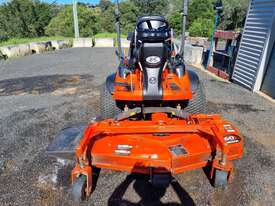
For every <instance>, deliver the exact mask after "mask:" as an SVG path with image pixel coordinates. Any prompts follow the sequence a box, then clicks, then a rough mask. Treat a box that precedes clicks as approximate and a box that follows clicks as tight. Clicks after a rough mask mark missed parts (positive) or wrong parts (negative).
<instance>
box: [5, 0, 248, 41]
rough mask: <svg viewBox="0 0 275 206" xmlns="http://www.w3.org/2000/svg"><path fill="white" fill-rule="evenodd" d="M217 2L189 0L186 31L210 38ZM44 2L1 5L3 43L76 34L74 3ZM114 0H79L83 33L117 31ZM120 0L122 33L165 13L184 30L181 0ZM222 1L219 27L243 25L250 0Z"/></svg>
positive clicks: (17, 0) (14, 1)
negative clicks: (91, 2)
mask: <svg viewBox="0 0 275 206" xmlns="http://www.w3.org/2000/svg"><path fill="white" fill-rule="evenodd" d="M53 1H54V0H53ZM215 1H216V0H190V3H189V12H188V13H189V16H188V20H187V30H188V31H189V32H190V34H191V35H192V36H205V37H208V36H210V34H211V33H212V29H213V24H214V21H215V11H214V7H213V3H214V2H215ZM44 2H45V1H42V0H10V1H7V3H4V4H2V5H0V42H1V41H2V42H3V41H6V40H7V39H8V38H22V37H23V38H24V37H28V38H33V37H39V36H45V35H49V36H52V35H54V36H56V35H58V36H67V37H73V36H74V30H73V15H72V6H63V5H59V6H57V5H55V4H48V3H44ZM113 2H114V1H111V0H100V2H99V4H98V5H97V6H96V8H91V7H88V4H83V3H79V5H78V15H79V28H80V36H82V37H88V36H93V35H95V34H97V33H100V32H101V33H102V32H103V33H104V32H107V33H115V32H116V30H115V17H114V9H115V4H114V3H113ZM120 2H121V3H120V12H121V26H122V33H124V34H126V33H127V32H129V31H133V30H134V27H135V23H136V20H137V17H138V16H141V15H163V16H165V17H166V18H167V19H168V21H169V23H170V25H171V27H172V28H173V29H174V31H175V33H176V34H180V33H181V23H182V16H181V12H182V3H183V1H182V0H121V1H120ZM223 2H224V10H225V11H224V19H225V20H224V22H221V21H220V26H221V25H224V29H227V30H234V29H239V28H241V27H242V26H243V23H244V19H245V16H246V12H247V8H248V4H249V0H241V1H240V0H223ZM221 29H223V28H221Z"/></svg>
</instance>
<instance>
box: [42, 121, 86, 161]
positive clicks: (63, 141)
mask: <svg viewBox="0 0 275 206" xmlns="http://www.w3.org/2000/svg"><path fill="white" fill-rule="evenodd" d="M86 127H87V124H86V123H79V124H75V125H71V126H69V127H66V128H65V129H63V130H61V131H60V132H59V133H58V135H57V136H56V137H55V139H54V140H53V142H52V143H51V144H50V146H49V147H48V148H47V154H48V155H49V156H53V157H56V158H60V159H67V160H74V159H75V150H76V147H77V146H78V145H79V142H80V140H81V138H82V136H83V133H84V131H85V128H86Z"/></svg>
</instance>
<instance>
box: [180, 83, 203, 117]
mask: <svg viewBox="0 0 275 206" xmlns="http://www.w3.org/2000/svg"><path fill="white" fill-rule="evenodd" d="M185 111H186V112H189V113H190V114H205V113H206V96H205V92H204V86H203V85H202V83H200V84H199V86H198V88H197V90H196V91H195V92H194V93H193V98H192V99H191V100H190V101H189V103H188V106H187V107H186V108H185Z"/></svg>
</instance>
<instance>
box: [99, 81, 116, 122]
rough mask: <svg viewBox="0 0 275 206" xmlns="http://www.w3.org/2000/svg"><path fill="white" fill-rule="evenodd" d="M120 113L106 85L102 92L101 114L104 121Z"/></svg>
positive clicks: (102, 87)
mask: <svg viewBox="0 0 275 206" xmlns="http://www.w3.org/2000/svg"><path fill="white" fill-rule="evenodd" d="M119 112H120V109H119V108H118V107H117V105H116V102H115V100H114V99H113V97H112V95H111V94H110V92H109V91H108V89H107V86H106V84H105V83H104V84H103V85H102V86H101V90H100V113H101V118H102V119H109V118H113V117H114V116H115V115H116V114H118V113H119Z"/></svg>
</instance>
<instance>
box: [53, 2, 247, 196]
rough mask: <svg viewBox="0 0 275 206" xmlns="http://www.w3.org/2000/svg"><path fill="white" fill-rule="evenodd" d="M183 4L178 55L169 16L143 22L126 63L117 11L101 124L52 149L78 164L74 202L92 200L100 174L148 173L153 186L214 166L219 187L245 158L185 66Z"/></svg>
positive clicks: (76, 130) (64, 136) (79, 129)
mask: <svg viewBox="0 0 275 206" xmlns="http://www.w3.org/2000/svg"><path fill="white" fill-rule="evenodd" d="M117 5H118V4H117ZM184 5H185V6H184V12H183V14H184V15H183V32H182V34H183V37H182V46H181V49H180V51H177V47H176V46H175V44H174V43H173V35H172V34H173V32H172V30H171V28H170V27H169V25H168V23H167V21H166V20H165V18H163V17H161V16H143V17H140V18H138V21H137V24H136V29H135V32H134V33H131V34H129V39H130V40H131V43H130V49H129V56H128V57H125V56H123V57H121V56H122V51H121V47H120V27H119V12H118V9H117V12H116V17H117V31H118V42H119V47H118V48H119V49H118V52H117V54H118V56H119V59H120V60H121V63H120V65H119V68H118V71H117V72H116V73H115V74H113V75H111V76H109V77H108V78H107V80H106V83H105V84H104V85H103V87H102V90H101V118H95V119H93V120H92V121H91V122H90V123H89V125H88V126H85V125H75V126H72V127H68V128H66V129H64V130H62V131H61V132H60V133H59V135H58V136H57V138H56V139H55V140H54V142H53V143H52V144H51V145H50V146H49V148H48V154H50V155H53V156H56V157H59V158H68V159H75V160H76V165H75V167H74V169H73V171H72V173H71V177H72V185H73V186H72V196H73V198H74V199H75V200H83V199H86V198H88V197H89V196H90V195H91V193H92V191H93V189H94V188H93V184H94V182H93V178H92V177H93V171H94V170H95V169H96V168H104V169H111V170H119V171H128V172H130V173H142V174H149V175H150V182H151V183H152V185H153V186H155V187H167V186H168V185H169V184H170V181H171V180H172V177H173V176H174V175H176V174H179V173H183V172H185V171H188V170H194V169H198V168H204V167H210V168H211V169H210V174H209V177H210V178H211V179H212V180H213V185H214V186H216V187H218V186H224V185H226V184H227V183H228V181H230V180H231V179H232V174H233V164H232V161H233V160H236V159H239V158H241V157H242V153H243V138H242V137H241V135H240V133H239V131H238V129H237V128H236V127H235V126H233V125H232V124H231V123H230V122H228V121H226V120H223V119H222V118H221V117H220V116H219V115H207V114H205V112H206V111H205V102H206V101H205V95H204V90H203V87H202V84H201V83H200V81H199V78H198V76H197V75H196V73H195V72H194V71H192V70H189V69H187V67H186V66H185V64H184V61H183V52H184V34H185V26H184V25H185V21H186V14H187V2H184ZM117 8H118V6H117Z"/></svg>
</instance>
